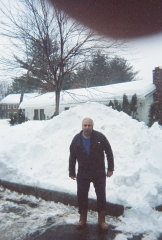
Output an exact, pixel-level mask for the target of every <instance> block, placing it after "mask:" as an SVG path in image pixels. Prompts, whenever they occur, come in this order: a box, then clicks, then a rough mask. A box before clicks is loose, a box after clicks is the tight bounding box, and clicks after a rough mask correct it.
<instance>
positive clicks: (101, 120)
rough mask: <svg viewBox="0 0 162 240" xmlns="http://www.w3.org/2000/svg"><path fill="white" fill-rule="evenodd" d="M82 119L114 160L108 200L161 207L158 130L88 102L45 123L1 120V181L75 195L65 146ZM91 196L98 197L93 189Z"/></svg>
mask: <svg viewBox="0 0 162 240" xmlns="http://www.w3.org/2000/svg"><path fill="white" fill-rule="evenodd" d="M85 117H91V118H92V119H93V120H94V129H95V130H98V131H100V132H102V133H103V134H104V135H105V136H106V137H107V138H108V140H109V142H110V144H111V146H112V149H113V153H114V159H115V172H114V175H113V177H111V178H108V179H107V201H109V202H112V203H119V204H122V205H124V206H131V207H133V208H142V207H155V206H157V205H161V204H162V186H161V185H162V174H161V169H162V158H161V156H162V147H161V145H162V128H161V127H160V126H159V125H158V124H157V123H156V124H154V125H153V126H152V128H150V129H149V128H148V127H147V126H146V125H145V124H144V123H143V122H138V121H136V120H132V118H130V117H129V116H128V115H126V114H125V113H123V112H117V111H114V110H112V109H111V108H108V107H106V106H104V105H102V104H98V103H86V104H83V105H79V106H77V107H74V108H71V109H69V110H68V111H65V112H62V113H61V114H60V115H59V116H57V117H55V118H54V119H52V120H48V121H29V122H26V123H23V124H21V125H17V126H14V127H10V126H9V125H7V124H6V121H4V120H1V121H0V146H1V148H0V176H1V177H0V178H1V179H3V180H8V181H13V182H19V183H22V184H29V185H33V186H40V187H45V188H49V189H54V190H58V191H65V192H70V193H73V194H76V182H75V181H73V180H71V179H70V178H69V177H68V157H69V145H70V143H71V140H72V138H73V137H74V135H75V134H76V133H78V132H79V131H80V130H81V122H82V119H83V118H85ZM89 196H90V197H92V198H96V196H95V192H94V189H93V187H91V189H90V194H89Z"/></svg>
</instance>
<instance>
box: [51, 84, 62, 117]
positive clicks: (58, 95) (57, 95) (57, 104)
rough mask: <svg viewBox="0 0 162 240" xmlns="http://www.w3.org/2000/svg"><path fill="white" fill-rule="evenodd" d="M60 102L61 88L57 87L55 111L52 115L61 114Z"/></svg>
mask: <svg viewBox="0 0 162 240" xmlns="http://www.w3.org/2000/svg"><path fill="white" fill-rule="evenodd" d="M59 103H60V90H59V89H56V92H55V112H54V114H53V116H52V117H55V116H57V115H59Z"/></svg>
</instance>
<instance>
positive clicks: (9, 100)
mask: <svg viewBox="0 0 162 240" xmlns="http://www.w3.org/2000/svg"><path fill="white" fill-rule="evenodd" d="M20 96H21V94H9V95H8V96H6V97H5V98H3V99H2V100H1V101H0V103H3V104H19V102H20ZM35 96H38V93H25V94H24V98H23V101H26V100H29V99H31V98H34V97H35Z"/></svg>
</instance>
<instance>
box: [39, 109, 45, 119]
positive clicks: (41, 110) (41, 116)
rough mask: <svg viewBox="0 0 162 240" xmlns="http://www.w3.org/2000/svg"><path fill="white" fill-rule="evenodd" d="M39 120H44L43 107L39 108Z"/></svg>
mask: <svg viewBox="0 0 162 240" xmlns="http://www.w3.org/2000/svg"><path fill="white" fill-rule="evenodd" d="M40 120H45V115H44V109H40Z"/></svg>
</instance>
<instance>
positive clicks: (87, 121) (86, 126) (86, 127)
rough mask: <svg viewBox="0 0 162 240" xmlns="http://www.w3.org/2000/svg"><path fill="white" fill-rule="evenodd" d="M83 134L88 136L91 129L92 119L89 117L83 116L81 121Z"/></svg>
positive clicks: (90, 133)
mask: <svg viewBox="0 0 162 240" xmlns="http://www.w3.org/2000/svg"><path fill="white" fill-rule="evenodd" d="M82 130H83V136H84V137H85V138H90V137H91V135H92V131H93V120H92V119H91V118H84V119H83V121H82Z"/></svg>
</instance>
